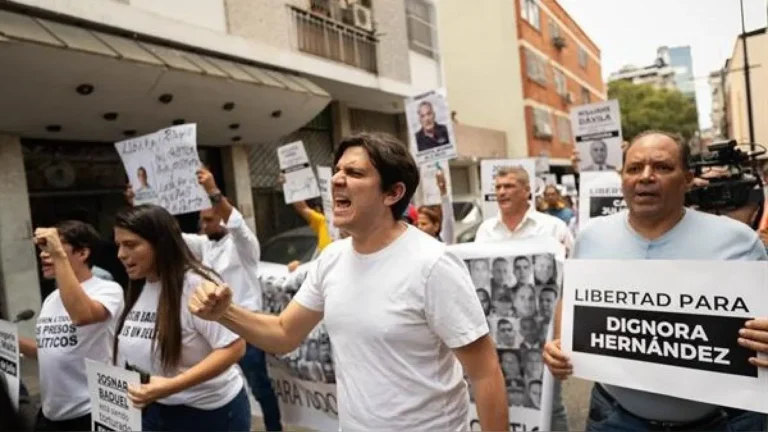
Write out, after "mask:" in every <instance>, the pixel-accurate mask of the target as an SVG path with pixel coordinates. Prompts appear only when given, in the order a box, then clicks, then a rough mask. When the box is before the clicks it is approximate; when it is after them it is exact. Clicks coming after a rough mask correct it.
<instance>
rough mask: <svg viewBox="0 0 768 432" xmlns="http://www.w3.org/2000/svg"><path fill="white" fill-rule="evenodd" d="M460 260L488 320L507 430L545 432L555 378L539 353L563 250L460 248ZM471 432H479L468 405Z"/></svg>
mask: <svg viewBox="0 0 768 432" xmlns="http://www.w3.org/2000/svg"><path fill="white" fill-rule="evenodd" d="M448 249H449V250H450V251H451V252H452V253H454V254H456V255H457V256H458V257H459V258H461V259H463V260H464V262H465V263H466V264H467V267H468V269H469V271H470V276H471V278H472V282H473V284H474V288H475V290H476V291H477V293H478V299H479V301H480V303H481V305H482V306H483V311H484V312H485V313H486V316H487V318H488V324H489V329H490V334H491V337H492V338H493V340H494V342H495V344H496V347H497V354H498V356H499V363H500V365H501V369H502V373H503V375H504V381H505V385H506V389H507V397H508V402H509V404H510V406H509V427H510V430H548V428H549V422H550V417H551V410H552V401H551V399H552V391H553V384H554V381H553V378H552V376H551V374H550V373H549V372H548V371H547V370H546V368H545V367H544V363H543V360H542V357H541V355H542V347H543V346H544V343H545V341H546V339H547V337H548V334H549V332H550V330H551V323H552V316H553V311H554V307H555V304H556V303H557V300H558V297H559V295H560V292H561V291H560V287H561V286H562V273H563V271H562V269H563V263H564V261H565V248H564V247H563V245H562V244H560V243H559V242H557V241H555V240H554V239H551V238H529V239H523V240H508V241H503V242H498V243H483V244H477V243H464V244H458V245H451V246H449V247H448ZM471 412H472V418H471V428H472V430H479V422H478V418H477V412H476V407H475V406H474V405H472V411H471Z"/></svg>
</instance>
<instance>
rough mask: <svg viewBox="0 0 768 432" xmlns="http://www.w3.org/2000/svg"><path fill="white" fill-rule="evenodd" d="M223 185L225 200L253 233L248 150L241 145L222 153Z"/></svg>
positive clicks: (254, 227) (253, 220)
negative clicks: (240, 214)
mask: <svg viewBox="0 0 768 432" xmlns="http://www.w3.org/2000/svg"><path fill="white" fill-rule="evenodd" d="M222 165H223V166H224V167H223V168H224V183H225V185H226V188H227V198H228V199H229V200H231V201H232V203H233V204H234V205H235V206H236V207H237V209H238V210H239V211H240V213H242V214H243V218H244V219H245V222H246V223H247V224H248V227H249V228H250V229H251V230H252V231H253V232H255V233H257V234H258V231H256V219H255V218H254V215H253V191H252V189H251V173H250V168H249V165H248V149H247V148H246V147H245V146H243V145H233V146H231V147H229V148H227V149H225V150H224V151H223V152H222Z"/></svg>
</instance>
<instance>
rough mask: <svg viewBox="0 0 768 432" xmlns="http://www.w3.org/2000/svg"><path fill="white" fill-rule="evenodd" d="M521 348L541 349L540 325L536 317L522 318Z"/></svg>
mask: <svg viewBox="0 0 768 432" xmlns="http://www.w3.org/2000/svg"><path fill="white" fill-rule="evenodd" d="M520 337H521V339H522V341H521V342H520V348H521V349H525V350H533V349H541V341H540V340H539V325H538V324H537V323H536V319H535V318H534V317H526V318H520Z"/></svg>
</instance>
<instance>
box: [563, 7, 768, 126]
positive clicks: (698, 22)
mask: <svg viewBox="0 0 768 432" xmlns="http://www.w3.org/2000/svg"><path fill="white" fill-rule="evenodd" d="M558 2H559V3H560V4H561V5H562V6H563V7H564V8H565V9H566V10H567V11H568V13H569V14H570V15H571V16H572V17H573V18H574V19H575V20H576V22H578V23H579V25H580V26H581V28H582V29H584V31H585V32H586V33H587V34H588V35H589V37H590V38H592V40H594V41H595V43H596V44H597V45H598V47H600V49H601V51H602V70H603V77H604V78H607V77H608V75H609V74H610V73H611V72H614V71H616V70H618V69H619V68H621V67H622V66H624V65H627V64H634V65H638V66H645V65H648V64H651V63H652V62H653V60H654V59H655V56H656V48H658V47H659V46H663V45H667V46H670V47H672V46H681V45H690V46H691V51H692V56H693V75H694V79H695V84H696V102H697V104H698V109H699V124H700V126H701V127H702V128H707V127H709V126H710V125H711V121H710V119H709V114H710V110H711V106H712V100H711V97H710V89H709V85H708V83H707V76H708V75H709V73H710V72H711V71H714V70H717V69H719V68H721V67H722V66H723V64H725V60H726V59H727V58H728V57H730V56H731V53H732V51H733V47H734V44H735V43H736V37H737V36H738V34H739V33H740V32H741V16H740V12H739V11H740V7H739V0H558ZM766 3H767V2H766V0H744V15H745V21H746V28H747V31H750V30H754V29H757V28H763V27H765V26H766V21H767V19H768V6H767V5H766ZM766 66H768V65H766Z"/></svg>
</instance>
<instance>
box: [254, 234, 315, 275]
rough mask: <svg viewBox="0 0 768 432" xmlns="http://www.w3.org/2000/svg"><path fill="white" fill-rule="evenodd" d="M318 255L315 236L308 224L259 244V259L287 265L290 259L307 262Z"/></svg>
mask: <svg viewBox="0 0 768 432" xmlns="http://www.w3.org/2000/svg"><path fill="white" fill-rule="evenodd" d="M317 255H319V251H318V249H317V236H316V235H315V233H314V231H312V229H311V228H310V227H309V226H303V227H300V228H294V229H292V230H288V231H286V232H284V233H281V234H278V235H276V236H274V237H272V238H271V239H269V240H267V241H266V242H265V243H264V244H262V245H261V261H266V262H269V263H274V264H282V265H287V264H288V263H289V262H291V261H299V262H301V263H302V264H304V263H308V262H310V261H312V260H313V259H315V258H316V257H317Z"/></svg>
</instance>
